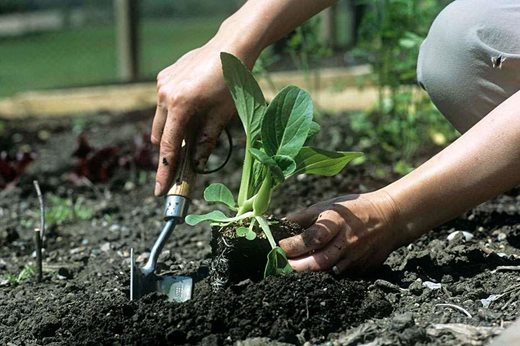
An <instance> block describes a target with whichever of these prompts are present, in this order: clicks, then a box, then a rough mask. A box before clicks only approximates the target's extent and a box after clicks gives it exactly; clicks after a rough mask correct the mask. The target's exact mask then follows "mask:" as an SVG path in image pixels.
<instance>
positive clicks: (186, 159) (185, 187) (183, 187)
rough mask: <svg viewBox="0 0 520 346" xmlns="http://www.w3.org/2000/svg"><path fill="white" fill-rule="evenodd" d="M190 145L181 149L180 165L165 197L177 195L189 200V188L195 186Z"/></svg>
mask: <svg viewBox="0 0 520 346" xmlns="http://www.w3.org/2000/svg"><path fill="white" fill-rule="evenodd" d="M189 147H190V145H183V147H182V149H181V160H180V165H179V167H178V169H177V176H176V177H175V180H174V182H173V185H172V187H171V188H170V190H169V191H168V193H167V195H168V196H171V195H177V196H183V197H186V198H189V194H190V191H191V188H192V187H193V185H194V184H195V172H194V171H193V165H192V163H191V152H190V150H189V149H190V148H189Z"/></svg>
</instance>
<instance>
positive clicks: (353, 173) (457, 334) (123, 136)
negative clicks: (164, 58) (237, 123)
mask: <svg viewBox="0 0 520 346" xmlns="http://www.w3.org/2000/svg"><path fill="white" fill-rule="evenodd" d="M152 114H153V111H148V112H136V113H135V114H130V115H125V116H111V115H103V114H101V115H88V116H85V117H84V118H81V119H87V120H78V118H73V119H66V120H63V119H61V120H59V121H58V120H45V121H42V120H34V121H27V120H24V121H17V122H14V121H10V122H6V127H5V128H6V130H5V132H4V135H2V141H1V143H2V146H3V147H2V148H1V149H2V150H8V151H9V150H10V151H16V150H18V149H19V148H20V147H22V146H23V147H24V150H27V149H32V150H33V151H35V152H36V154H37V159H36V160H35V161H34V162H33V163H32V164H31V166H30V167H29V169H28V171H27V173H26V174H25V175H24V176H23V177H22V179H21V181H20V183H19V184H18V186H17V187H15V188H14V189H11V190H4V191H0V344H1V345H7V344H9V343H11V344H13V345H101V344H102V345H119V344H121V345H123V344H124V345H155V344H156V345H164V344H208V345H213V344H233V343H236V342H238V341H241V340H242V341H244V340H245V343H242V344H248V345H255V344H256V345H265V344H269V343H271V344H279V343H291V344H304V343H305V342H310V343H311V344H319V343H328V344H329V345H330V344H342V345H355V344H365V343H370V342H372V343H373V344H374V345H376V344H377V345H397V344H404V345H421V344H423V345H447V344H461V345H462V344H474V345H480V344H483V343H485V342H486V341H487V340H489V339H490V338H491V337H493V336H494V335H496V334H498V333H500V332H501V331H502V330H503V328H504V327H505V326H507V325H508V323H509V322H510V321H512V320H514V319H515V317H516V316H517V315H518V314H519V310H518V309H519V305H518V297H519V296H520V280H519V276H518V268H519V267H518V266H520V196H519V193H518V190H514V191H511V192H509V193H507V194H504V195H502V196H499V197H497V198H496V199H494V200H492V201H489V202H487V203H484V204H482V205H480V206H478V207H477V208H475V209H473V210H471V211H469V212H468V213H466V214H465V215H463V216H461V217H460V218H458V219H456V220H453V221H451V222H449V223H447V224H445V225H443V226H441V227H439V228H438V229H436V230H434V231H432V232H430V233H429V234H427V235H425V236H423V237H422V238H420V239H419V240H418V241H416V242H415V243H413V244H412V245H409V246H407V247H403V248H401V249H399V250H397V251H395V252H394V253H393V254H392V255H391V256H390V257H389V259H388V260H387V261H386V263H385V265H384V266H383V267H382V268H381V269H380V270H378V271H377V272H374V273H373V274H372V275H371V276H365V277H348V276H334V275H331V274H329V273H305V274H292V275H289V276H286V277H271V278H268V279H266V280H263V281H260V282H252V281H248V280H245V281H242V282H239V283H237V284H234V285H231V286H230V287H228V288H227V289H225V290H222V291H220V292H217V293H214V292H212V290H211V289H210V286H209V284H208V282H207V279H204V278H203V277H204V274H205V273H207V272H208V266H209V260H210V257H211V246H210V239H211V229H210V227H209V226H200V227H189V226H187V225H180V226H178V227H177V228H176V229H175V232H174V234H173V236H172V237H171V239H170V241H169V243H168V244H167V246H166V247H165V250H164V251H163V253H162V255H161V256H160V270H161V271H163V272H164V271H171V272H173V273H174V274H190V273H191V274H193V273H198V276H197V277H199V278H203V279H201V280H200V281H198V282H197V283H196V285H195V293H194V298H193V299H192V300H191V301H188V302H185V303H180V304H179V303H168V302H166V301H165V300H164V297H162V296H160V295H158V294H152V295H149V296H146V297H145V298H143V299H141V300H139V301H133V302H130V301H129V299H128V295H129V249H130V247H133V248H134V250H135V252H136V254H138V255H139V257H138V262H139V264H140V265H142V264H143V262H144V261H145V259H146V255H147V252H148V251H149V248H150V246H151V245H152V244H153V241H154V240H155V237H156V236H157V235H158V233H159V231H160V230H161V226H162V223H163V221H162V211H163V200H162V199H157V198H153V197H151V195H152V190H153V173H143V172H136V171H133V170H131V169H121V170H119V171H117V172H116V173H115V176H114V177H113V179H112V180H111V183H109V184H105V185H100V184H93V185H86V186H82V187H78V186H74V185H73V184H72V183H71V182H70V179H69V173H70V171H71V169H72V166H73V163H74V162H73V160H72V159H71V155H72V153H73V152H74V150H75V148H76V138H77V136H78V134H79V133H80V132H81V131H86V132H87V133H88V136H89V141H90V142H91V144H92V145H93V146H95V147H98V148H99V147H103V146H106V145H119V146H125V145H127V144H128V143H129V142H131V141H132V138H133V137H134V136H135V135H136V134H139V133H142V132H143V131H146V130H147V129H148V127H149V125H150V122H151V116H152ZM328 119H331V120H327V121H325V122H324V124H323V125H322V131H323V132H324V134H323V135H322V136H321V137H320V138H321V140H322V141H323V142H322V143H321V146H323V147H331V146H334V145H335V143H328V142H326V141H327V138H328V137H330V138H332V137H334V138H337V137H338V129H340V130H339V131H340V132H341V129H342V128H343V126H342V125H343V124H348V118H347V117H335V118H332V117H330V118H328ZM344 128H345V129H347V128H348V127H347V126H345V127H344ZM329 131H333V132H334V136H327V134H328V133H329ZM345 131H347V130H345ZM49 134H50V136H49ZM235 135H236V131H235ZM347 135H348V133H340V134H339V137H341V136H347ZM235 142H236V143H235V145H236V147H237V148H240V147H241V143H240V141H238V140H236V141H235ZM328 144H330V145H328ZM4 145H5V147H4ZM237 151H239V150H237ZM240 155H241V154H240V152H235V153H234V155H233V160H232V161H231V162H230V163H229V164H228V165H227V166H226V167H225V168H224V170H222V171H220V172H218V173H215V174H211V175H208V176H202V177H200V179H199V183H198V186H199V187H198V190H197V191H195V192H194V194H193V195H194V197H195V198H194V200H193V203H192V207H191V210H190V211H191V212H193V213H202V212H207V211H209V210H210V208H211V207H210V206H207V205H206V203H205V202H203V201H202V199H201V198H200V197H201V195H202V189H203V187H204V186H205V185H207V184H209V183H210V182H217V181H218V182H223V183H225V184H227V185H228V186H230V187H231V188H232V189H236V187H237V183H238V182H239V181H240V172H239V169H238V167H239V166H240V163H241V157H240ZM218 159H219V158H217V161H218ZM394 178H395V177H393V176H388V178H385V179H380V178H379V179H376V178H374V177H372V176H371V174H370V169H369V166H367V168H363V166H351V167H349V168H348V169H346V170H345V171H344V172H343V173H341V174H340V175H338V176H336V177H331V178H315V177H308V176H300V177H298V178H297V179H294V180H292V181H291V182H288V184H287V185H286V186H285V187H284V188H283V190H282V191H278V192H277V194H276V195H275V196H274V198H273V200H274V205H273V209H272V211H273V213H274V214H275V215H276V216H278V217H281V216H283V215H285V213H287V212H289V211H292V210H295V209H298V208H301V207H304V206H307V205H309V204H311V203H314V202H317V201H320V200H322V199H324V198H331V197H334V196H337V195H338V194H345V193H357V192H365V191H368V190H372V189H375V188H378V187H380V186H382V185H383V184H385V183H387V182H389V181H390V180H392V179H394ZM33 179H38V181H39V182H40V185H41V187H42V190H43V192H44V195H45V196H46V198H47V200H48V204H49V205H48V209H50V208H51V207H52V205H51V204H52V203H50V201H49V198H50V196H51V195H54V196H61V197H62V198H66V199H70V200H73V201H75V203H76V205H79V207H78V208H77V210H76V211H75V213H74V214H73V215H72V216H71V217H69V218H67V219H66V220H61V221H60V222H58V223H56V224H53V225H49V228H48V230H47V233H46V240H45V245H46V248H45V261H44V271H45V272H44V280H43V282H41V283H36V282H34V276H31V275H29V278H28V279H26V280H23V278H20V279H21V280H19V282H17V283H16V282H14V281H16V276H18V275H19V274H20V273H21V272H22V271H24V270H23V269H24V268H25V267H26V266H32V267H34V260H35V259H34V256H33V241H32V234H33V229H34V227H37V226H38V222H39V207H38V200H37V198H36V194H35V192H34V191H33V186H32V180H33ZM85 210H88V211H90V213H86V214H85V213H83V212H82V211H85ZM454 231H466V232H469V233H470V234H471V235H472V236H473V238H472V239H469V240H465V239H464V237H463V236H462V235H461V234H458V235H455V236H454V237H453V238H451V237H450V239H451V240H448V239H447V236H448V235H449V234H451V233H453V232H454ZM25 272H27V270H26V271H25ZM8 279H9V280H8ZM439 304H452V305H439ZM460 308H463V309H464V311H462V310H460ZM466 312H467V313H468V314H469V315H466Z"/></svg>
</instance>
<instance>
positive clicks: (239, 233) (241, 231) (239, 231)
mask: <svg viewBox="0 0 520 346" xmlns="http://www.w3.org/2000/svg"><path fill="white" fill-rule="evenodd" d="M236 232H237V236H239V237H245V236H246V234H247V233H248V232H249V228H247V227H243V226H241V227H238V228H237V230H236Z"/></svg>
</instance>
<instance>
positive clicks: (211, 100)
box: [151, 38, 247, 196]
mask: <svg viewBox="0 0 520 346" xmlns="http://www.w3.org/2000/svg"><path fill="white" fill-rule="evenodd" d="M221 51H229V52H234V53H235V54H237V55H239V54H238V53H237V51H236V49H235V48H234V47H229V46H226V45H225V44H223V43H221V41H220V40H219V39H217V38H214V39H213V40H211V41H210V42H208V43H207V44H206V45H204V46H203V47H201V48H198V49H195V50H193V51H191V52H189V53H187V54H186V55H184V56H183V57H181V58H180V59H179V60H178V61H177V62H175V63H174V64H173V65H171V66H169V67H167V68H165V69H164V70H162V71H161V72H160V73H159V75H158V76H157V109H156V112H155V117H154V120H153V125H152V134H151V141H152V143H153V144H154V145H158V146H160V150H159V155H160V157H159V167H158V168H157V176H156V184H155V195H156V196H160V195H163V194H165V193H166V192H167V191H168V189H169V188H170V185H171V184H172V181H173V179H174V177H175V172H176V169H177V165H178V162H177V161H179V153H180V149H181V144H182V141H183V140H184V139H186V140H190V141H191V142H192V143H193V145H192V148H193V152H192V155H191V156H192V160H193V164H194V165H195V167H196V168H198V169H200V170H201V169H203V168H204V165H205V163H206V161H207V158H208V156H209V155H210V153H211V151H212V150H213V147H214V146H215V144H216V142H217V140H218V137H219V135H220V133H221V132H222V130H223V129H224V127H225V126H226V124H227V122H228V121H229V120H230V119H231V117H232V116H233V115H234V113H235V112H236V111H235V106H234V104H233V100H232V98H231V95H230V93H229V91H228V89H227V87H226V84H225V82H224V78H223V74H222V67H221V62H220V52H221ZM242 58H243V59H244V57H243V56H242ZM244 60H246V61H247V59H244Z"/></svg>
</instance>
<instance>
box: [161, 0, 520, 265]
mask: <svg viewBox="0 0 520 346" xmlns="http://www.w3.org/2000/svg"><path fill="white" fill-rule="evenodd" d="M334 2H335V1H331V0H319V1H318V0H249V1H247V2H246V3H245V4H244V5H243V7H242V8H241V9H240V10H238V11H237V12H236V13H235V14H233V15H232V16H231V17H229V18H228V19H227V20H225V21H224V22H223V23H222V25H221V26H220V29H219V30H218V32H217V34H216V35H215V36H214V37H213V38H212V39H211V40H210V41H208V42H207V43H206V44H205V45H204V46H202V47H200V48H198V49H195V50H193V51H191V52H189V53H187V54H186V55H184V56H183V57H182V58H180V59H179V60H178V61H177V62H175V63H174V64H173V65H171V66H169V67H167V68H166V69H164V70H163V71H161V72H160V73H159V75H158V77H157V87H158V89H157V90H158V92H157V96H158V97H157V110H156V113H155V117H154V121H153V126H152V135H151V140H152V143H154V144H155V145H158V146H160V161H159V162H167V163H168V164H159V168H158V171H157V178H156V186H155V195H157V196H160V195H163V194H165V193H166V192H167V190H168V188H169V186H170V185H171V182H172V180H173V177H174V175H175V171H176V168H177V167H176V165H177V161H178V157H179V153H180V149H181V143H182V140H183V138H184V136H185V133H186V132H187V131H189V130H190V128H191V127H192V126H193V125H194V124H197V128H198V129H200V130H199V131H197V135H196V141H195V148H194V154H193V160H194V163H195V165H196V166H197V167H198V168H203V166H204V165H205V162H206V159H207V157H208V156H209V154H210V152H211V150H212V149H213V147H214V145H215V143H216V141H217V138H218V137H219V135H220V132H221V131H222V129H223V128H224V127H225V125H226V124H227V122H228V121H229V120H230V119H231V117H232V116H233V115H234V114H235V113H236V111H235V109H234V104H233V100H232V98H231V95H230V93H229V91H228V89H227V87H226V84H225V81H224V77H223V74H222V67H221V61H220V53H221V52H228V53H231V54H233V55H235V56H237V57H238V58H239V59H240V60H241V61H243V62H244V63H245V64H246V66H247V67H249V68H252V66H253V65H254V63H255V60H256V59H257V58H258V56H259V54H260V52H261V51H262V50H263V49H264V48H265V47H267V46H268V45H270V44H271V43H273V42H274V41H276V40H278V39H279V38H281V37H283V36H284V35H286V34H287V33H288V32H290V31H291V30H293V29H294V28H295V27H297V26H298V25H300V24H302V23H303V22H304V21H305V20H307V19H308V18H310V17H311V16H313V15H314V14H316V13H318V12H319V11H321V10H323V9H324V8H326V7H327V6H330V5H332V4H333V3H334ZM516 23H520V3H518V1H516V0H497V1H493V2H491V1H487V0H457V1H455V2H453V3H452V4H450V5H449V6H447V7H446V8H445V9H444V10H443V11H442V12H441V13H440V14H439V16H438V17H437V18H436V20H435V21H434V23H433V25H432V27H431V28H430V31H429V34H428V37H427V38H426V40H425V41H424V43H423V45H422V47H421V50H420V54H419V59H418V66H417V79H418V81H419V83H420V84H421V86H422V87H423V88H424V89H425V90H426V91H427V92H428V94H429V96H430V97H431V99H432V101H433V102H434V103H435V105H436V106H437V107H438V108H439V110H440V111H441V112H442V113H443V114H444V116H445V117H446V118H447V119H448V120H449V121H450V122H451V123H452V124H453V125H454V126H455V127H456V128H457V129H458V130H459V131H460V132H461V133H462V136H461V137H460V138H458V139H457V140H456V141H455V142H453V143H452V144H451V145H449V146H448V147H446V148H445V149H444V150H442V151H441V152H440V153H439V154H437V155H435V156H434V157H432V158H431V159H430V160H428V161H427V162H425V163H424V164H423V165H421V166H420V167H418V168H417V169H415V170H414V171H413V172H411V173H410V174H408V175H406V176H404V177H402V178H401V179H399V180H397V181H395V182H394V183H392V184H390V185H388V186H385V187H383V188H381V189H379V190H376V191H373V192H369V193H364V194H358V195H346V196H338V197H337V198H334V199H332V200H328V201H322V202H319V203H317V204H315V205H313V206H311V207H309V208H307V209H305V210H303V211H299V212H295V213H293V214H291V215H288V216H287V218H288V219H290V220H292V221H294V222H297V223H299V224H300V225H302V226H303V227H305V228H306V230H305V231H304V232H303V233H302V234H300V235H297V236H294V237H291V238H287V239H284V240H282V241H280V247H281V248H282V249H283V250H284V251H285V252H286V254H287V256H288V258H289V264H290V265H291V266H292V267H293V269H295V270H297V271H304V270H314V271H316V270H329V269H332V270H333V271H334V272H336V273H340V272H343V271H366V270H370V269H371V268H373V267H375V266H378V265H380V264H381V263H382V262H383V261H384V260H385V259H386V258H387V256H388V255H389V254H390V253H391V252H392V251H393V250H395V249H397V248H398V247H400V246H402V245H405V244H408V243H410V242H412V241H413V240H415V239H416V238H418V237H419V236H420V235H422V234H424V233H425V232H427V231H429V230H430V229H432V228H433V227H435V226H437V225H440V224H442V223H444V222H446V221H448V220H450V219H452V218H454V217H456V216H457V215H459V214H461V213H463V212H464V211H466V210H468V209H470V208H472V207H474V206H476V205H477V204H479V203H482V202H484V201H486V200H488V199H490V198H493V197H494V196H496V195H498V194H500V193H502V192H505V191H507V190H509V189H511V188H513V187H515V186H517V185H518V184H520V91H519V90H520V29H518V27H517V25H515V24H516ZM309 198H312V196H309Z"/></svg>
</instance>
